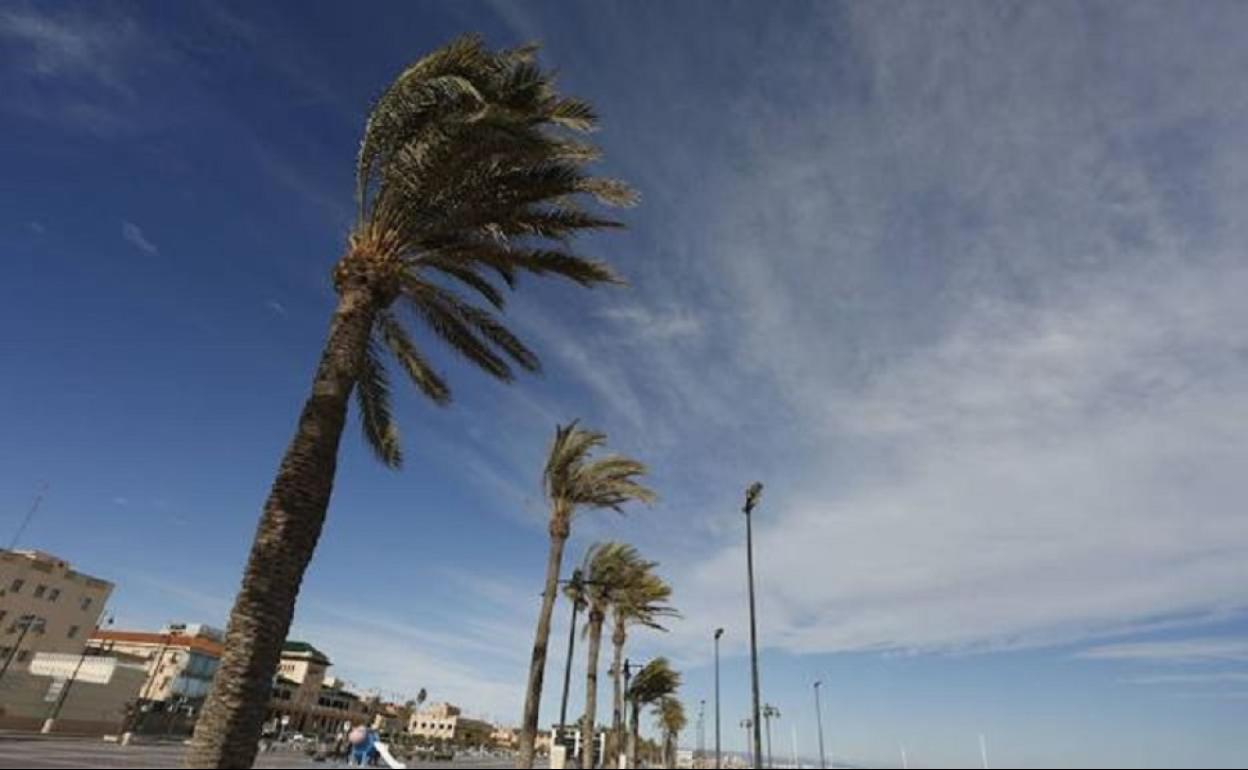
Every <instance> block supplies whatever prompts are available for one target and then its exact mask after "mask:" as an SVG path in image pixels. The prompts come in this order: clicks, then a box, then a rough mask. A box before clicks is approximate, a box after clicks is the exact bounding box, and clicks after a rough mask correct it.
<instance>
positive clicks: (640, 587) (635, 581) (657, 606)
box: [613, 565, 680, 631]
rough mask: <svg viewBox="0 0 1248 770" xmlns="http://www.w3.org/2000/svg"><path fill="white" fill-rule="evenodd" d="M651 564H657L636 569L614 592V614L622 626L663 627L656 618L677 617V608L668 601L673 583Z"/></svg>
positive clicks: (662, 628) (656, 628)
mask: <svg viewBox="0 0 1248 770" xmlns="http://www.w3.org/2000/svg"><path fill="white" fill-rule="evenodd" d="M653 566H657V565H652V566H651V568H648V569H645V570H641V571H639V572H637V573H636V574H635V575H633V576H632V580H631V581H629V582H628V583H626V584H625V585H623V586H622V587H621V588H620V589H619V590H617V591H616V592H615V593H614V596H613V606H614V608H615V618H616V623H617V624H618V625H619V626H620V627H621V628H623V627H625V626H630V625H637V626H646V627H647V628H653V629H655V630H657V631H666V630H667V629H665V628H664V627H663V626H662V625H661V624H660V623H659V620H660V619H661V618H677V617H680V613H679V612H677V611H676V608H675V607H672V606H671V605H670V604H668V600H669V599H671V596H672V587H671V586H669V585H668V584H667V582H666V581H664V580H663V578H661V577H659V576H658V575H657V574H655V572H654V570H653Z"/></svg>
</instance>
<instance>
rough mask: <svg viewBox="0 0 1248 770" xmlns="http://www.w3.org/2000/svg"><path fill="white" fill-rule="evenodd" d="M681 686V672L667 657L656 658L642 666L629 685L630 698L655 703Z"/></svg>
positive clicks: (641, 702)
mask: <svg viewBox="0 0 1248 770" xmlns="http://www.w3.org/2000/svg"><path fill="white" fill-rule="evenodd" d="M679 688H680V674H679V673H678V672H676V671H674V670H673V669H672V666H671V664H670V663H669V662H668V660H667V658H655V659H654V660H652V661H650V662H649V663H647V664H646V665H644V666H642V668H641V670H640V671H638V672H637V675H636V676H634V677H633V680H632V681H631V682H630V683H629V685H628V699H629V700H630V701H632V702H634V703H638V704H646V703H654V702H656V701H658V700H659V699H660V698H663V697H665V696H668V695H671V694H673V693H675V692H676V690H678V689H679Z"/></svg>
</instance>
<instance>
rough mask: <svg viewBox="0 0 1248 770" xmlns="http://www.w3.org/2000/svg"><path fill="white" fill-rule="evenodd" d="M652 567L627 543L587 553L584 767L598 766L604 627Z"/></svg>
mask: <svg viewBox="0 0 1248 770" xmlns="http://www.w3.org/2000/svg"><path fill="white" fill-rule="evenodd" d="M650 566H651V563H650V562H646V561H643V560H642V559H641V557H640V556H639V555H638V554H637V549H636V548H634V547H632V546H631V545H626V544H624V543H595V544H594V545H592V546H590V548H589V550H588V551H586V553H585V562H584V566H582V568H581V569H582V571H583V572H584V574H585V575H586V584H587V585H588V587H589V589H588V592H587V593H588V596H587V599H588V602H589V615H588V618H587V621H586V623H585V636H586V637H587V638H588V639H589V646H588V647H587V648H586V654H585V659H586V662H585V716H584V720H583V722H582V724H581V746H582V747H583V749H582V755H581V766H582V767H594V752H595V750H596V749H595V743H594V734H595V728H596V725H597V716H598V654H599V651H600V650H601V649H602V627H603V624H604V623H606V619H607V613H608V612H609V611H610V609H611V606H612V603H613V602H614V597H615V595H616V594H617V593H618V592H619V591H621V590H622V589H623V588H624V587H625V586H627V585H629V584H631V583H632V582H634V581H635V580H636V579H637V575H638V574H639V573H641V572H643V571H645V570H646V569H649V568H650Z"/></svg>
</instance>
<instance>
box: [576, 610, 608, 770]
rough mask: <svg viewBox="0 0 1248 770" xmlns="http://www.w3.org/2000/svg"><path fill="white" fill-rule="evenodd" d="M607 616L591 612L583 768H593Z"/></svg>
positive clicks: (582, 729) (600, 611)
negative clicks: (604, 624) (603, 635)
mask: <svg viewBox="0 0 1248 770" xmlns="http://www.w3.org/2000/svg"><path fill="white" fill-rule="evenodd" d="M605 619H606V618H605V616H604V614H603V612H602V610H601V609H599V608H594V609H591V610H590V611H589V653H588V657H589V664H588V668H587V669H586V672H587V673H586V675H585V721H584V723H583V724H582V726H581V745H582V746H583V747H584V750H583V751H582V752H581V755H582V757H584V759H583V760H582V761H581V767H583V768H586V769H587V770H588V769H589V768H593V767H594V766H595V764H594V724H595V723H596V722H597V720H598V652H599V650H600V649H601V648H602V623H603V621H604V620H605Z"/></svg>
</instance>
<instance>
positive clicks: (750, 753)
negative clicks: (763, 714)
mask: <svg viewBox="0 0 1248 770" xmlns="http://www.w3.org/2000/svg"><path fill="white" fill-rule="evenodd" d="M753 726H754V720H752V719H750V718H749V717H746V718H745V719H742V720H741V728H742V729H743V730H745V754H746V757H747V758H748V759H749V761H750V767H754V766H755V762H754V750H753V749H752V748H751V747H750V728H751V727H753Z"/></svg>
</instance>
